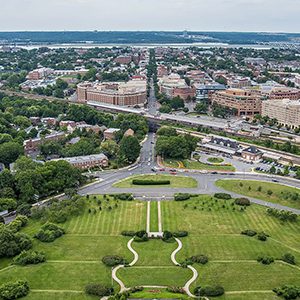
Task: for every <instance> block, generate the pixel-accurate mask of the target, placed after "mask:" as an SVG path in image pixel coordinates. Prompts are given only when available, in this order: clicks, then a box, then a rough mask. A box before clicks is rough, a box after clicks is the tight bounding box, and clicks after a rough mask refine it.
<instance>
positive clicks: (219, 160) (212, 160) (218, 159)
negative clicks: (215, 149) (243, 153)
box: [207, 157, 224, 164]
mask: <svg viewBox="0 0 300 300" xmlns="http://www.w3.org/2000/svg"><path fill="white" fill-rule="evenodd" d="M207 161H208V162H210V163H212V164H221V163H222V162H223V161H224V159H223V158H221V157H209V158H208V159H207Z"/></svg>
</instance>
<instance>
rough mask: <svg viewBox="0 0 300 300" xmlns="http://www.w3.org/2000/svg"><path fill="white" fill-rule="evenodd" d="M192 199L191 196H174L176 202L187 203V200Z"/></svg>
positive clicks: (180, 194)
mask: <svg viewBox="0 0 300 300" xmlns="http://www.w3.org/2000/svg"><path fill="white" fill-rule="evenodd" d="M190 198H191V195H190V194H182V193H179V194H176V195H175V196H174V200H175V201H185V200H189V199H190Z"/></svg>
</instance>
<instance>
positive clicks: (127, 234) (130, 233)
mask: <svg viewBox="0 0 300 300" xmlns="http://www.w3.org/2000/svg"><path fill="white" fill-rule="evenodd" d="M135 234H136V232H135V231H127V230H123V231H122V232H121V235H123V236H131V237H134V236H135Z"/></svg>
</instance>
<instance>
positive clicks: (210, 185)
mask: <svg viewBox="0 0 300 300" xmlns="http://www.w3.org/2000/svg"><path fill="white" fill-rule="evenodd" d="M154 145H155V134H154V133H149V135H148V137H147V140H146V141H145V142H144V144H143V147H142V151H141V157H140V161H139V163H138V164H137V165H136V166H135V167H132V168H129V169H124V170H120V171H108V172H103V173H102V175H101V179H102V181H101V182H98V183H96V184H93V185H89V186H87V187H84V188H82V189H80V191H79V193H80V194H81V195H87V194H113V193H133V194H134V196H135V197H137V198H139V199H143V198H144V199H149V198H154V199H164V198H165V199H171V198H172V196H173V195H174V194H175V193H195V194H213V193H216V192H224V190H223V189H220V188H218V187H217V186H216V185H215V182H216V181H217V180H219V179H242V180H258V181H267V182H272V181H273V180H274V176H273V177H272V176H269V175H266V174H256V173H229V174H228V173H221V174H220V173H219V174H212V173H207V174H202V173H197V172H185V171H183V172H180V173H179V175H181V176H190V177H192V178H194V179H195V180H197V182H198V187H197V188H168V187H163V188H157V187H147V188H115V187H113V186H112V185H113V184H114V183H116V182H118V181H120V180H122V179H125V178H127V177H129V176H132V175H140V174H149V173H152V174H153V171H152V170H151V169H153V168H155V167H157V164H156V161H155V157H154ZM159 173H161V174H168V172H159ZM276 180H277V181H278V183H280V184H284V185H290V186H294V187H297V188H299V189H300V181H297V180H294V179H291V178H287V177H279V176H276ZM230 194H231V195H233V196H234V197H241V196H242V195H240V194H237V193H230ZM249 199H250V200H251V201H252V202H253V203H256V204H259V205H263V206H267V207H273V208H277V209H283V210H287V211H292V212H294V213H296V214H299V215H300V210H299V209H294V208H290V207H286V206H282V205H279V204H274V203H270V202H266V201H262V200H259V199H254V198H249Z"/></svg>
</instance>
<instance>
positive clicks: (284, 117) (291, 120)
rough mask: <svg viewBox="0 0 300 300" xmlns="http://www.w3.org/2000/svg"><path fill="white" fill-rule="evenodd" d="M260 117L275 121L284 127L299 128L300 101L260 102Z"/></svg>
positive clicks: (278, 100)
mask: <svg viewBox="0 0 300 300" xmlns="http://www.w3.org/2000/svg"><path fill="white" fill-rule="evenodd" d="M262 116H268V117H270V118H272V119H277V120H278V122H279V123H280V124H282V125H284V126H291V127H292V128H296V127H299V126H300V100H290V99H282V100H280V99H277V100H267V101H263V102H262Z"/></svg>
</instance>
